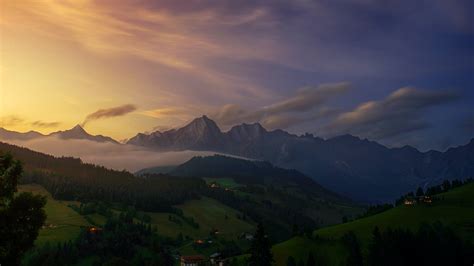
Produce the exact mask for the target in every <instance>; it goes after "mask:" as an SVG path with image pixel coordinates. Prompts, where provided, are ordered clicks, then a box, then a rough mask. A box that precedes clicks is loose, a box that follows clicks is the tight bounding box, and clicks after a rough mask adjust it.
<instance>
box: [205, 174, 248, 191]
mask: <svg viewBox="0 0 474 266" xmlns="http://www.w3.org/2000/svg"><path fill="white" fill-rule="evenodd" d="M203 179H204V180H205V181H206V183H207V184H212V183H216V184H218V185H219V186H221V187H223V188H230V189H232V188H236V187H242V186H243V185H241V184H238V183H236V182H235V181H234V179H233V178H227V177H226V178H211V177H206V178H203Z"/></svg>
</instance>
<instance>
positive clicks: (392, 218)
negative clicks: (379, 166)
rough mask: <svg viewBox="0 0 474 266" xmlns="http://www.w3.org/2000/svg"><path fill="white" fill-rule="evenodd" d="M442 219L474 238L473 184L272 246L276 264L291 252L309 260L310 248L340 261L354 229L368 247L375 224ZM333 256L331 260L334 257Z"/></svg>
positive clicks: (413, 226)
mask: <svg viewBox="0 0 474 266" xmlns="http://www.w3.org/2000/svg"><path fill="white" fill-rule="evenodd" d="M435 221H440V222H442V223H443V224H445V225H449V226H450V227H452V228H453V229H454V230H455V232H456V233H458V234H459V235H460V236H461V237H463V238H464V239H466V240H469V241H474V184H469V185H465V186H462V187H459V188H456V189H453V190H451V191H448V192H446V193H442V194H439V195H437V196H436V197H435V200H434V202H433V203H432V204H430V205H423V204H419V205H415V206H405V205H402V206H398V207H395V208H393V209H390V210H388V211H385V212H383V213H379V214H376V215H374V216H370V217H367V218H363V219H359V220H355V221H352V222H348V223H345V224H339V225H335V226H329V227H325V228H321V229H319V230H317V231H315V232H314V236H316V240H310V239H307V238H302V237H295V238H292V239H290V240H288V241H285V242H282V243H280V244H277V245H275V246H273V253H274V255H275V260H276V265H286V264H285V263H286V260H287V258H288V256H290V255H291V256H293V257H294V258H295V259H297V260H299V259H303V260H306V258H307V256H308V254H309V252H310V251H312V252H314V255H315V257H316V260H317V259H318V256H319V257H320V259H322V260H323V261H324V260H325V259H326V260H325V261H324V263H323V264H327V265H340V262H341V261H340V260H342V259H343V258H344V255H343V254H344V253H346V252H347V251H346V250H345V248H344V246H343V245H342V243H341V242H340V241H339V239H340V238H341V237H342V236H343V235H344V234H345V233H347V232H349V231H353V232H354V233H355V234H356V235H357V237H358V238H359V240H360V241H361V244H362V248H363V250H366V249H367V246H368V244H369V243H370V240H371V237H372V230H373V228H374V227H375V226H378V227H379V228H380V229H382V230H383V229H384V228H387V227H391V228H399V227H401V228H407V229H410V230H416V229H417V228H418V227H419V226H420V225H421V224H422V223H425V222H426V223H433V222H435ZM331 259H332V260H331Z"/></svg>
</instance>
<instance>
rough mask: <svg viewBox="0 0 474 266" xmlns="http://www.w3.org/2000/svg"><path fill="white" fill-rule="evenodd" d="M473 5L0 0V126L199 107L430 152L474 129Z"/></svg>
mask: <svg viewBox="0 0 474 266" xmlns="http://www.w3.org/2000/svg"><path fill="white" fill-rule="evenodd" d="M473 13H474V2H473V1H469V0H466V1H444V0H431V1H399V0H386V1H375V0H347V1H327V0H314V1H309V0H292V1H290V0H287V1H278V0H274V1H264V0H262V1H258V0H255V1H234V0H229V1H225V0H215V1H210V0H209V1H206V0H200V1H192V0H182V1H180V0H168V1H159V0H128V1H126V0H123V1H115V0H95V1H94V0H41V1H38V0H31V1H30V0H0V90H1V91H0V127H4V128H7V129H11V130H18V131H28V130H37V131H41V132H43V133H47V132H51V131H56V130H59V129H65V128H70V127H73V126H74V125H76V124H82V125H83V126H85V128H86V129H87V130H88V131H89V132H91V133H94V134H103V135H109V136H112V137H114V138H116V139H124V138H129V137H132V136H133V135H135V134H136V133H137V132H147V131H152V130H166V129H169V128H173V127H176V126H181V125H183V124H185V123H186V122H188V121H190V120H191V119H192V118H194V117H196V116H200V115H202V114H207V115H208V116H210V117H211V118H213V119H215V120H216V121H217V122H218V124H219V126H220V127H221V128H222V129H228V128H229V127H230V126H232V125H234V124H236V123H242V122H260V123H262V124H263V125H264V126H265V127H267V128H269V129H275V128H282V129H285V130H288V131H290V132H293V133H304V132H310V133H314V134H315V135H318V136H322V137H331V136H334V135H339V134H345V133H351V134H354V135H358V136H361V137H364V138H369V139H373V140H377V141H380V142H381V143H384V144H386V145H390V146H402V145H405V144H410V145H414V146H415V147H418V148H420V149H422V150H427V149H440V150H444V149H446V148H447V147H449V146H452V145H459V144H463V143H465V142H467V141H468V140H469V139H470V138H472V137H474V110H473V109H474V108H473V106H474V88H473V86H474V14H473Z"/></svg>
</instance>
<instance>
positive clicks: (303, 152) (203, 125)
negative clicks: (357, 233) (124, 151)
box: [128, 116, 474, 202]
mask: <svg viewBox="0 0 474 266" xmlns="http://www.w3.org/2000/svg"><path fill="white" fill-rule="evenodd" d="M128 144H134V145H139V146H145V147H149V148H153V149H156V150H163V151H164V150H166V151H169V150H174V151H176V150H210V151H217V152H223V153H227V154H233V155H238V156H242V157H247V158H253V159H259V160H265V161H269V162H271V163H273V164H275V165H276V166H279V167H284V168H289V169H297V170H299V171H301V172H302V173H304V174H306V175H308V176H310V177H312V178H313V179H314V180H316V181H317V182H318V183H320V184H321V185H323V186H324V187H326V188H328V189H331V190H333V191H335V192H337V193H340V194H342V195H346V196H349V197H351V198H353V199H356V200H360V201H368V202H384V201H391V200H394V199H395V198H397V197H398V196H399V195H400V194H402V193H405V192H406V191H410V190H413V189H415V188H416V187H418V186H425V185H427V184H435V183H439V182H441V181H442V180H444V179H463V178H468V177H474V142H473V141H471V142H470V143H469V144H467V145H465V146H461V147H457V148H451V149H449V150H448V151H446V152H444V153H443V152H437V151H429V152H420V151H418V150H417V149H415V148H413V147H410V146H405V147H402V148H387V147H385V146H383V145H381V144H379V143H377V142H374V141H369V140H367V139H360V138H358V137H355V136H352V135H343V136H338V137H334V138H330V139H327V140H324V139H322V138H318V137H314V136H312V135H311V134H306V135H302V136H297V135H294V134H290V133H288V132H285V131H283V130H274V131H267V130H266V129H265V128H263V127H262V126H261V125H260V124H258V123H256V124H242V125H238V126H234V127H233V128H231V129H230V130H229V131H228V132H222V131H221V130H220V129H219V128H218V126H217V125H216V123H215V122H213V121H212V120H211V119H209V118H208V117H207V116H203V117H200V118H196V119H195V120H193V121H192V122H191V123H190V124H188V125H187V126H185V127H183V128H180V129H174V130H169V131H166V132H163V133H161V132H154V133H152V134H138V135H137V136H135V137H134V138H132V139H130V140H129V141H128Z"/></svg>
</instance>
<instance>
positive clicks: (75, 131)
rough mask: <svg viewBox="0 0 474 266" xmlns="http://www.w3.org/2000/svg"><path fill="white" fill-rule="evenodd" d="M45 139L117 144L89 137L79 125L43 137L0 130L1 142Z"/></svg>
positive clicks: (99, 137) (103, 137)
mask: <svg viewBox="0 0 474 266" xmlns="http://www.w3.org/2000/svg"><path fill="white" fill-rule="evenodd" d="M46 137H58V138H60V139H65V140H70V139H82V140H90V141H96V142H111V143H115V144H118V142H117V141H116V140H114V139H112V138H110V137H106V136H102V135H91V134H89V133H87V132H86V131H85V130H84V128H82V127H81V126H80V125H76V126H75V127H73V128H71V129H68V130H64V131H57V132H53V133H50V134H48V135H43V134H41V133H39V132H36V131H28V132H25V133H22V132H16V131H10V130H6V129H4V128H0V139H3V140H33V139H39V138H46Z"/></svg>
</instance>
